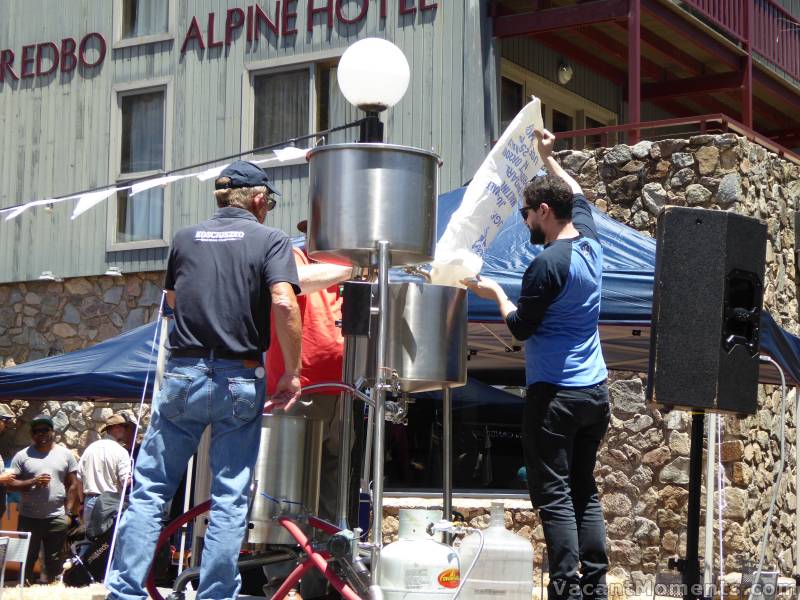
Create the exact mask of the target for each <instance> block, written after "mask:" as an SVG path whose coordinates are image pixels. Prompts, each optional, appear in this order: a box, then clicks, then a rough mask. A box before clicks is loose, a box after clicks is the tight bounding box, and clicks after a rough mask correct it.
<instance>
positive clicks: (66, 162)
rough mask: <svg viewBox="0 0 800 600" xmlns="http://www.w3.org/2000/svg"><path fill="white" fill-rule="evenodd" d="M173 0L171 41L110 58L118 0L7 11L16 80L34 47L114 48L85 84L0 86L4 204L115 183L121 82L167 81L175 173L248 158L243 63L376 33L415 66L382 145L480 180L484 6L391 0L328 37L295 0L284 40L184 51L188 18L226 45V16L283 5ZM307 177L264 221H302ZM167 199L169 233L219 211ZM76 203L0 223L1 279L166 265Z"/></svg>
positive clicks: (4, 34)
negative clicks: (418, 152) (124, 243)
mask: <svg viewBox="0 0 800 600" xmlns="http://www.w3.org/2000/svg"><path fill="white" fill-rule="evenodd" d="M174 1H175V2H176V5H175V10H174V14H175V24H173V27H172V30H173V33H174V35H175V38H174V40H171V41H166V42H159V43H152V44H147V45H140V46H133V47H128V48H121V49H118V50H114V49H112V45H113V40H114V33H113V10H114V4H115V3H114V2H112V1H111V0H71V1H70V2H69V3H68V4H61V3H59V4H57V6H58V9H57V10H55V9H54V7H55V6H56V4H55V3H53V2H52V1H51V0H27V1H26V2H13V3H9V4H8V6H6V7H5V11H4V13H5V14H4V18H3V19H0V49H2V48H12V49H13V50H14V52H15V54H16V56H17V59H16V61H15V67H16V69H17V71H19V55H20V54H21V48H22V46H23V45H26V44H35V43H39V42H45V41H50V40H52V41H56V43H58V41H59V40H61V39H62V38H64V37H74V38H76V39H77V40H80V38H81V37H82V36H83V35H85V34H87V33H89V32H93V31H97V32H99V33H101V34H102V35H103V36H104V37H105V39H106V42H107V44H108V49H107V55H106V58H105V61H104V62H103V64H102V66H101V67H100V68H97V69H95V70H93V71H92V72H91V77H85V76H83V73H82V72H79V70H76V71H73V72H72V73H69V74H66V75H61V74H60V72H57V73H56V74H54V75H51V76H49V77H45V78H33V79H24V80H20V81H18V82H11V83H9V80H8V79H7V80H6V82H5V83H0V143H2V160H0V207H3V206H11V205H14V204H18V203H20V202H24V201H29V200H34V199H38V198H44V197H47V196H52V195H64V194H66V193H68V192H73V191H77V190H81V189H85V188H89V187H94V186H99V185H104V184H106V183H109V182H111V181H112V178H113V177H114V175H115V174H114V173H110V169H109V164H108V163H109V158H108V156H109V144H110V136H111V133H110V132H111V131H112V129H111V122H112V117H113V116H115V115H114V113H112V94H113V86H114V85H120V84H127V83H131V82H147V81H148V80H154V79H159V78H169V80H170V81H171V85H172V106H168V107H167V110H168V111H172V117H173V121H172V131H171V135H172V150H171V153H170V155H169V156H168V157H167V167H168V168H176V167H179V166H183V165H187V164H191V163H195V162H200V161H203V160H208V159H212V158H214V157H216V156H222V155H227V154H232V153H235V152H239V151H241V150H243V149H245V148H243V141H242V126H241V123H242V119H243V116H244V115H243V114H242V110H243V109H242V103H243V82H246V81H247V78H246V77H243V75H244V73H245V72H246V69H245V64H251V63H256V62H258V63H260V62H262V61H264V62H266V61H270V60H274V59H283V58H284V57H290V56H302V55H305V54H308V53H313V52H322V51H330V50H332V49H339V48H345V47H346V46H347V45H349V44H351V43H352V42H354V41H355V40H356V39H361V38H365V37H370V36H377V37H385V38H386V39H389V40H391V41H393V42H394V43H396V44H397V45H398V46H399V47H400V48H401V49H402V50H403V52H404V53H405V54H406V56H407V58H408V60H409V63H410V64H411V71H412V80H411V84H410V86H409V91H408V93H407V94H406V96H405V98H404V99H403V100H402V101H401V102H400V103H399V104H398V105H397V106H396V107H395V108H394V109H393V110H391V111H390V112H389V113H388V114H387V115H386V123H387V141H390V142H393V143H398V144H405V145H411V146H416V147H420V148H426V149H432V150H434V151H435V152H437V153H438V154H439V155H440V156H441V157H442V159H443V161H444V162H443V165H442V168H441V178H440V181H441V184H440V188H441V190H442V191H446V190H449V189H452V188H453V187H456V186H458V185H460V184H461V183H462V182H464V181H466V180H467V179H469V178H471V177H472V175H473V174H474V171H475V168H476V167H477V166H478V165H479V164H480V162H481V160H482V159H483V156H484V155H485V152H486V150H487V146H486V144H487V142H488V140H490V139H491V138H492V135H494V134H495V132H494V131H493V126H494V124H493V121H494V120H495V116H494V114H495V113H496V90H495V89H494V87H495V85H496V83H495V78H496V69H495V60H496V57H495V56H494V45H493V42H492V39H491V27H490V22H489V21H488V19H486V18H485V17H484V16H485V15H487V14H488V11H487V0H461V1H458V2H456V1H451V0H439V3H438V4H439V6H438V8H437V10H436V11H426V12H419V11H418V12H417V13H416V14H415V15H409V16H404V17H400V16H399V15H398V12H397V0H388V2H387V5H388V8H389V10H388V17H387V19H386V20H385V21H382V20H381V19H380V18H379V10H378V7H379V2H378V0H368V2H369V9H368V13H367V18H366V19H365V20H364V21H362V22H361V23H359V24H355V25H347V26H335V27H334V28H333V29H332V30H328V29H327V26H326V24H325V15H324V14H320V15H317V16H316V19H315V25H314V32H313V34H308V33H307V32H306V13H305V8H306V5H307V3H306V2H305V0H304V1H302V2H298V3H297V12H298V18H297V25H296V27H297V29H298V33H297V34H296V35H294V36H291V37H289V38H287V39H286V40H284V39H283V38H281V39H279V40H277V41H276V40H275V39H274V38H269V39H265V38H264V37H262V38H261V40H260V42H259V43H257V44H256V43H253V44H248V43H247V42H246V39H245V32H244V29H242V30H240V31H239V32H238V34H237V37H236V39H235V41H234V43H233V44H232V45H231V46H227V47H222V48H215V49H211V50H209V49H206V50H199V49H197V48H196V44H193V46H194V47H193V48H191V49H190V50H188V51H187V52H186V53H185V54H183V55H182V54H181V53H180V47H181V44H182V42H183V38H184V36H185V34H186V31H187V30H188V28H189V24H190V23H191V19H192V17H193V16H196V17H197V18H198V21H199V23H200V25H201V29H202V31H203V36H204V39H205V37H206V22H207V15H208V13H209V12H215V13H216V21H217V33H216V38H217V39H221V38H223V33H224V32H223V28H224V22H225V12H226V10H227V9H228V8H232V7H240V8H243V9H245V10H246V7H247V6H249V5H252V4H254V3H255V2H256V1H258V4H259V5H261V6H262V7H263V8H264V9H265V10H267V12H268V13H269V14H270V15H273V14H274V11H275V3H274V1H273V0H269V1H267V0H253V1H247V0H174ZM317 4H319V2H318V3H317ZM67 6H68V7H69V8H68V9H67V8H64V7H67ZM351 8H352V9H355V8H357V3H356V4H352V6H351ZM265 33H266V35H269V36H272V34H271V33H268V32H265ZM485 60H488V64H485V63H484V61H485ZM79 69H80V68H79ZM465 74H466V76H465ZM247 85H249V83H247ZM487 122H488V124H487ZM352 135H353V136H355V134H352ZM307 170H308V167H307V166H306V165H297V166H285V167H279V168H275V169H271V170H270V172H271V175H272V177H274V179H275V182H276V185H277V186H278V187H279V189H280V190H281V191H282V193H283V198H282V199H281V201H280V203H279V205H278V208H276V210H275V212H274V214H273V215H272V216H271V218H270V223H271V224H274V225H276V226H278V227H281V228H283V229H286V230H287V231H289V232H291V233H294V232H295V224H296V223H297V221H299V220H300V219H302V218H305V216H306V212H307V208H306V194H307V181H306V178H307ZM110 201H111V199H110ZM167 202H168V204H169V206H170V210H171V217H170V221H171V227H170V234H171V233H173V232H174V231H175V230H176V229H178V228H180V227H183V226H185V225H188V224H191V223H195V222H197V221H200V220H202V219H203V218H206V217H207V216H208V215H209V214H210V213H211V212H212V211H213V207H214V204H213V198H212V195H211V183H210V182H206V183H201V182H199V181H197V180H195V179H190V180H182V181H179V182H176V183H173V184H172V185H171V186H170V187H169V188H168V200H167ZM73 207H74V201H72V202H66V203H63V204H60V205H56V206H55V208H54V209H53V210H52V211H48V210H45V209H44V208H38V209H33V210H30V211H28V212H26V213H24V214H23V215H21V216H20V217H17V218H16V219H14V220H13V221H10V222H8V223H6V222H4V221H2V220H0V282H9V281H22V280H30V279H36V278H37V277H38V276H39V274H40V273H41V272H42V271H44V270H50V271H53V273H54V274H55V275H57V276H61V277H74V276H81V275H93V274H98V273H103V272H105V270H106V268H107V267H108V266H109V265H115V266H118V267H120V269H122V271H124V272H134V271H149V270H160V269H163V268H164V265H165V258H166V250H165V249H164V248H156V249H150V250H131V251H123V252H107V251H106V229H107V226H106V219H107V207H106V205H105V204H101V205H98V206H97V207H95V208H94V209H92V210H90V211H89V212H87V213H85V214H84V215H82V216H81V217H79V218H78V219H76V220H75V221H70V218H69V217H70V214H71V212H72V209H73Z"/></svg>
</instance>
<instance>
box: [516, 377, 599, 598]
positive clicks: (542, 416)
mask: <svg viewBox="0 0 800 600" xmlns="http://www.w3.org/2000/svg"><path fill="white" fill-rule="evenodd" d="M609 419H610V407H609V403H608V388H607V387H606V385H605V384H600V385H595V386H592V387H587V388H560V387H557V386H555V385H552V384H549V383H534V384H533V385H529V386H528V393H527V402H526V403H525V411H524V416H523V438H522V439H523V448H524V450H525V464H526V467H527V470H528V487H529V488H530V493H531V502H532V503H533V505H534V506H535V507H536V508H537V509H538V510H539V517H540V518H541V520H542V528H543V529H544V537H545V543H546V544H547V557H548V561H549V565H550V584H549V585H548V586H547V597H548V598H549V599H550V600H605V599H606V598H607V597H608V590H607V589H606V571H607V570H608V556H607V554H606V529H605V522H604V521H603V507H602V506H601V504H600V497H599V494H598V491H597V484H596V482H595V479H594V466H595V463H596V462H597V451H598V449H599V448H600V444H601V442H602V441H603V436H604V435H605V433H606V429H607V428H608V422H609ZM579 562H580V566H581V575H580V578H579V577H578V563H579Z"/></svg>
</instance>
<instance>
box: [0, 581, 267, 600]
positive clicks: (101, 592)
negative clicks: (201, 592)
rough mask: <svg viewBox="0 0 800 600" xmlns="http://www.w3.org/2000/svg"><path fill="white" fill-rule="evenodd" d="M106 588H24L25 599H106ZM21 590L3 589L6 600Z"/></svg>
mask: <svg viewBox="0 0 800 600" xmlns="http://www.w3.org/2000/svg"><path fill="white" fill-rule="evenodd" d="M170 591H171V590H168V589H165V588H159V592H161V595H162V596H163V597H164V598H166V597H167V595H168V594H169V593H170ZM105 597H106V589H105V587H103V585H102V584H99V583H98V584H94V585H91V586H89V587H84V588H69V587H64V586H63V585H60V584H53V585H34V586H31V587H26V588H23V590H22V599H23V600H105ZM18 598H19V592H18V590H17V588H16V587H6V588H5V589H4V590H3V599H4V600H18ZM239 598H240V599H241V600H256V599H257V598H258V596H239ZM186 600H194V592H189V593H187V594H186Z"/></svg>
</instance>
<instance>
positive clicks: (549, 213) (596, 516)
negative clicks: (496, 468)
mask: <svg viewBox="0 0 800 600" xmlns="http://www.w3.org/2000/svg"><path fill="white" fill-rule="evenodd" d="M536 138H537V147H538V150H539V155H540V156H541V158H542V160H543V161H544V162H545V165H546V167H547V170H548V174H547V175H545V176H543V177H537V178H536V179H534V180H533V181H531V183H529V184H528V186H527V187H526V188H525V191H524V200H525V204H524V208H522V209H520V212H521V213H522V218H523V219H524V220H525V224H526V225H527V226H528V229H530V232H531V243H533V244H545V247H544V250H542V252H541V253H540V254H539V255H538V256H537V257H536V259H535V260H534V261H533V262H532V263H531V264H530V266H529V267H528V269H527V270H526V271H525V275H524V276H523V279H522V289H521V291H520V296H519V300H518V301H517V304H516V305H515V304H514V303H513V302H511V301H510V300H509V299H508V297H507V296H506V294H505V292H504V291H503V290H502V288H501V287H500V286H499V285H498V284H497V283H496V282H495V281H492V280H491V279H488V278H480V277H478V278H476V279H468V280H464V282H463V283H464V284H465V285H467V287H469V288H470V289H471V290H472V291H473V292H475V293H476V294H478V295H479V296H481V297H483V298H487V299H490V300H494V301H495V302H497V305H498V307H499V309H500V312H501V314H502V315H503V318H504V319H505V321H506V325H508V328H509V330H510V331H511V333H512V334H513V335H514V337H515V338H517V339H519V340H525V380H526V384H527V386H528V390H527V402H526V405H525V413H524V417H523V448H524V451H525V464H526V467H527V471H528V482H529V483H528V485H529V489H530V494H531V502H532V503H533V505H534V506H535V507H536V508H537V509H538V510H539V516H540V518H541V520H542V526H543V529H544V535H545V541H546V543H547V553H548V558H549V563H550V583H549V585H548V598H550V599H551V600H553V599H562V598H563V599H568V600H581V599H585V600H589V599H591V600H594V599H603V598H606V597H607V590H606V585H605V575H606V571H607V570H608V557H607V554H606V534H605V523H604V521H603V510H602V506H601V505H600V499H599V494H598V491H597V485H596V482H595V479H594V466H595V463H596V461H597V451H598V448H599V446H600V443H601V441H602V439H603V436H604V435H605V432H606V429H607V428H608V422H609V415H610V410H609V402H608V389H607V387H606V384H605V382H606V377H607V375H608V372H607V370H606V365H605V361H604V360H603V354H602V352H601V349H600V335H599V333H598V329H597V327H598V321H599V318H600V287H601V281H602V264H603V250H602V248H601V246H600V243H599V241H598V239H597V230H596V228H595V224H594V219H593V218H592V212H591V207H590V205H589V203H588V202H587V200H586V198H585V197H584V196H583V193H582V191H581V188H580V186H579V185H578V183H577V182H576V181H575V180H574V179H573V178H572V177H570V176H569V175H568V174H567V173H566V172H565V171H564V170H563V169H562V168H561V166H560V165H559V164H558V163H557V162H556V161H555V159H554V158H553V156H552V151H553V142H554V141H555V138H554V136H553V134H552V133H550V132H549V131H547V130H542V131H537V132H536ZM579 563H580V577H579V576H578V564H579Z"/></svg>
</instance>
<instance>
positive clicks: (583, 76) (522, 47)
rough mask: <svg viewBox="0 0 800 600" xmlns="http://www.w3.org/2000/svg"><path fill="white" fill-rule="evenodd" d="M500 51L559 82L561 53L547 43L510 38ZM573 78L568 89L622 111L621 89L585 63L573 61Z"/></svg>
mask: <svg viewBox="0 0 800 600" xmlns="http://www.w3.org/2000/svg"><path fill="white" fill-rule="evenodd" d="M500 53H501V55H502V57H503V58H506V59H508V60H510V61H511V62H514V63H516V64H518V65H520V66H521V67H524V68H526V69H528V70H530V71H533V72H534V73H536V74H537V75H541V76H542V77H545V78H547V79H549V80H550V81H552V82H553V83H558V79H557V74H558V65H559V63H560V62H561V55H559V54H558V53H557V52H554V51H553V50H551V49H550V48H548V47H547V46H545V45H543V44H540V43H538V42H536V41H535V40H532V39H530V38H523V37H520V38H507V39H503V40H501V42H500ZM572 66H573V70H574V75H573V76H572V80H571V81H570V82H569V83H568V84H567V85H566V86H564V87H565V88H566V89H568V90H570V91H571V92H574V93H576V94H578V95H579V96H583V97H584V98H588V99H589V100H591V101H592V102H594V103H596V104H599V105H600V106H602V107H604V108H607V109H608V110H611V111H613V112H616V113H618V112H619V111H620V103H621V101H622V92H621V89H620V88H619V87H618V86H616V85H615V84H613V83H612V82H610V81H609V80H608V79H606V78H605V77H602V76H600V75H597V74H595V73H592V72H591V71H590V70H589V69H587V68H586V67H584V66H582V65H578V64H573V65H572Z"/></svg>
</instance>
